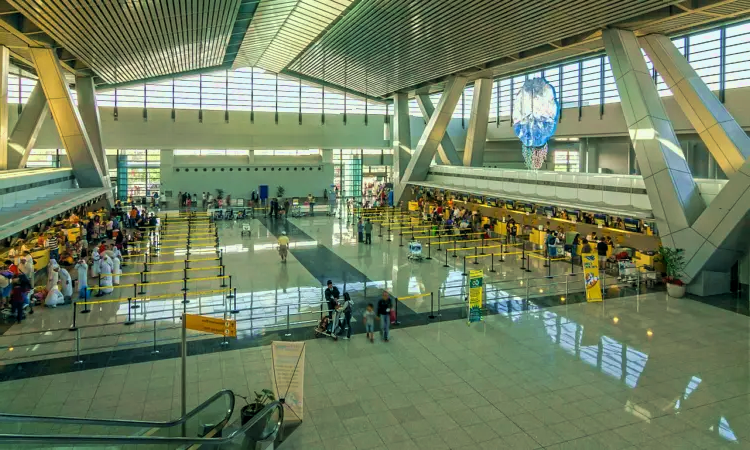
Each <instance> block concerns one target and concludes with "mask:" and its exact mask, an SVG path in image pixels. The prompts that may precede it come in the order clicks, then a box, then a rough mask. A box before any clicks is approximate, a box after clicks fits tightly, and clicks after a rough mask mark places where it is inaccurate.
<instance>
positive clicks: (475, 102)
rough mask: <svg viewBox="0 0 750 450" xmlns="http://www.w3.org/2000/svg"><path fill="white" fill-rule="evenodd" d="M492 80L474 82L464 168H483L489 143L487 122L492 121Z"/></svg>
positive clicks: (484, 79) (482, 79)
mask: <svg viewBox="0 0 750 450" xmlns="http://www.w3.org/2000/svg"><path fill="white" fill-rule="evenodd" d="M490 100H492V79H491V78H481V79H479V80H476V81H475V82H474V97H473V98H472V100H471V116H470V117H469V129H468V130H466V144H465V145H464V166H469V167H482V163H484V147H485V145H486V143H487V122H488V121H489V120H490Z"/></svg>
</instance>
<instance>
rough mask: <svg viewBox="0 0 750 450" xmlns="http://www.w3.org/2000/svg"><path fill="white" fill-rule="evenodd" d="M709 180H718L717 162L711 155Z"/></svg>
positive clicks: (709, 157)
mask: <svg viewBox="0 0 750 450" xmlns="http://www.w3.org/2000/svg"><path fill="white" fill-rule="evenodd" d="M708 178H709V179H711V180H715V179H716V178H718V177H717V176H716V160H715V159H714V157H713V155H711V154H709V155H708Z"/></svg>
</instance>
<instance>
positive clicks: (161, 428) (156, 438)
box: [0, 390, 284, 450]
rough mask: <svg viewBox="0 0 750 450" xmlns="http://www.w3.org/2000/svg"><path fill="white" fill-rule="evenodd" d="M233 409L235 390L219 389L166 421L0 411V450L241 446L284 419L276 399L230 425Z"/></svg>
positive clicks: (267, 436) (269, 433)
mask: <svg viewBox="0 0 750 450" xmlns="http://www.w3.org/2000/svg"><path fill="white" fill-rule="evenodd" d="M235 412H237V413H238V411H235V394H234V393H233V392H232V391H231V390H222V391H219V392H217V393H216V394H214V395H213V396H212V397H211V398H209V399H208V400H206V401H205V402H203V403H202V404H200V405H199V406H198V407H196V408H195V409H193V410H192V411H190V412H188V413H187V414H185V416H184V417H181V418H179V419H177V420H173V421H169V422H151V421H141V420H116V419H85V418H75V417H45V416H27V415H20V414H0V448H3V449H4V448H13V449H32V448H33V449H53V448H66V449H69V448H85V447H89V448H122V447H128V448H131V447H132V446H138V447H137V448H149V449H159V450H161V449H164V450H167V449H170V450H171V449H184V450H188V449H189V450H197V449H243V448H255V442H258V441H273V440H276V439H277V437H278V434H279V433H280V431H281V424H282V422H283V419H284V410H283V405H282V404H281V403H280V402H278V401H276V402H273V403H270V404H268V405H267V406H266V407H265V408H264V409H263V410H262V411H261V412H260V413H259V414H257V415H256V416H255V417H253V419H252V420H250V421H248V422H247V423H245V424H240V423H239V421H238V420H236V421H235V422H233V423H230V422H231V421H232V419H233V415H235V414H234V413H235ZM236 416H239V414H236ZM141 446H143V447H141ZM132 448H135V447H132Z"/></svg>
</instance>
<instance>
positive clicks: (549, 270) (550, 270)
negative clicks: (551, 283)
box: [546, 253, 552, 278]
mask: <svg viewBox="0 0 750 450" xmlns="http://www.w3.org/2000/svg"><path fill="white" fill-rule="evenodd" d="M546 262H547V278H552V261H550V258H549V253H548V254H547V260H546Z"/></svg>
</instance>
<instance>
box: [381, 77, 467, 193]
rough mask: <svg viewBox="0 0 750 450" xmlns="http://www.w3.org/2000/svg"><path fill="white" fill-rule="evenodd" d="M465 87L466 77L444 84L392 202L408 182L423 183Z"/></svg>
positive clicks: (450, 80)
mask: <svg viewBox="0 0 750 450" xmlns="http://www.w3.org/2000/svg"><path fill="white" fill-rule="evenodd" d="M465 86H466V77H462V76H456V77H452V78H450V79H449V80H448V81H447V82H446V83H445V91H444V92H443V96H442V97H440V101H439V102H438V105H437V108H436V109H435V113H434V114H433V115H432V117H430V120H429V121H428V122H427V125H426V126H425V129H424V132H423V133H422V137H421V138H419V143H418V144H417V148H416V149H415V150H414V154H413V155H412V158H411V161H409V166H408V167H407V168H406V172H404V176H403V177H402V178H401V183H400V186H399V188H398V189H396V190H395V192H394V201H396V202H398V201H400V200H401V198H402V197H403V194H404V188H405V187H406V184H407V183H408V182H409V181H423V180H425V179H427V172H428V171H429V170H430V163H432V159H433V158H434V157H435V153H437V148H438V145H440V141H442V140H443V136H444V135H445V130H446V129H447V128H448V123H450V120H451V117H452V116H453V111H454V110H455V109H456V104H457V103H458V100H459V99H460V98H461V94H462V93H463V91H464V87H465Z"/></svg>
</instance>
